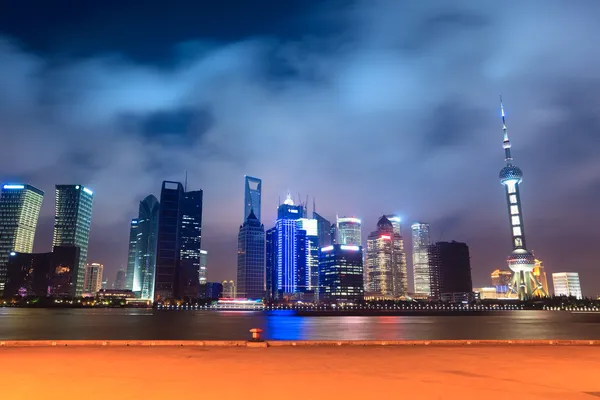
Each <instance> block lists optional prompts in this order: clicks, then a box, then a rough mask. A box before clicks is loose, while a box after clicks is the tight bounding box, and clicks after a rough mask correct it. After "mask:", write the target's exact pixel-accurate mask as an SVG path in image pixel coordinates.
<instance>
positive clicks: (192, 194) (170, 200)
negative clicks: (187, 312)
mask: <svg viewBox="0 0 600 400" xmlns="http://www.w3.org/2000/svg"><path fill="white" fill-rule="evenodd" d="M202 196H203V193H202V190H197V191H187V192H186V191H185V190H184V187H183V185H182V184H181V183H179V182H172V181H164V182H163V184H162V189H161V193H160V207H159V208H158V209H159V213H158V215H159V216H158V239H157V244H156V275H155V285H154V298H155V300H165V299H172V298H197V297H198V294H199V290H200V286H199V285H200V274H201V272H200V257H201V252H200V249H201V235H202Z"/></svg>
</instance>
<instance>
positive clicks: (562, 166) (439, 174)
mask: <svg viewBox="0 0 600 400" xmlns="http://www.w3.org/2000/svg"><path fill="white" fill-rule="evenodd" d="M328 4H338V3H335V2H334V3H328ZM339 4H342V3H339ZM343 4H344V7H343V8H339V7H334V6H329V7H325V6H322V5H321V6H316V7H315V8H314V10H313V12H312V14H310V13H309V14H306V13H303V14H302V16H298V18H297V19H295V18H294V16H293V15H291V14H290V15H286V17H285V18H283V19H278V21H279V22H277V23H274V24H273V25H269V26H270V28H269V29H268V30H265V29H258V28H257V29H248V30H246V31H244V30H238V33H237V36H236V35H234V36H235V39H232V38H231V37H230V38H229V39H224V36H222V35H221V36H220V37H218V38H215V37H210V34H209V33H206V32H204V33H200V34H197V35H196V36H194V35H191V34H189V33H188V34H184V33H185V32H184V33H182V32H183V31H182V32H179V33H178V34H177V35H175V37H174V38H172V39H171V43H170V44H169V48H168V51H165V49H164V47H165V43H164V42H163V43H157V46H158V47H161V48H162V50H161V51H160V52H159V53H160V54H161V55H163V56H164V55H165V54H168V55H169V56H168V57H167V56H164V57H166V58H165V59H161V60H160V61H159V62H154V61H156V60H154V61H150V58H151V57H150V53H151V52H149V51H148V49H149V48H151V46H150V44H151V41H148V42H146V43H139V46H141V47H143V48H144V49H146V50H143V49H142V50H140V52H139V54H133V53H134V52H133V50H132V48H133V47H135V43H133V42H128V43H126V44H127V46H123V47H119V46H118V44H117V43H115V44H114V48H115V50H114V51H111V47H110V46H107V45H102V46H100V47H99V48H98V50H97V51H88V52H87V53H86V54H85V55H84V56H82V54H81V52H78V51H75V52H73V53H69V52H65V51H64V49H63V50H60V51H56V52H52V51H50V50H48V49H49V48H50V49H51V48H52V46H50V45H49V44H46V45H45V46H41V45H40V46H37V47H36V46H33V48H35V49H38V50H37V51H32V50H30V48H32V47H31V46H28V45H26V44H21V43H18V42H17V41H16V40H18V39H19V38H14V37H13V38H10V37H5V39H3V40H1V41H0V87H1V88H2V90H0V132H1V133H2V153H1V155H0V171H2V175H1V176H0V178H1V179H11V180H13V179H15V178H20V179H24V180H27V181H28V182H30V183H32V184H34V185H37V186H39V187H40V188H41V189H43V190H45V192H46V194H47V196H46V200H45V203H44V209H43V217H42V220H41V223H42V225H44V226H43V227H42V229H40V234H39V235H38V239H37V247H38V249H39V250H44V249H45V248H47V247H48V246H49V243H50V241H51V239H50V237H49V235H48V232H50V231H51V229H50V228H49V227H48V226H46V225H47V224H51V221H52V219H51V215H52V213H53V196H52V193H53V185H54V184H55V183H65V182H70V181H73V182H79V183H83V184H87V185H90V186H91V187H93V188H94V190H95V193H96V199H95V204H94V216H93V222H92V225H93V227H92V236H91V245H90V259H91V260H94V261H101V262H104V263H105V264H107V266H108V269H109V270H112V271H114V270H115V269H116V268H117V267H118V266H120V265H123V264H124V263H125V260H126V255H127V254H126V251H127V235H128V219H129V218H131V217H133V216H134V214H135V210H136V209H137V202H138V201H139V200H141V199H143V198H144V197H145V196H146V195H147V194H148V193H154V194H156V195H158V190H159V188H160V182H161V181H162V180H165V179H169V180H176V179H178V180H183V178H184V173H185V171H186V170H187V171H188V173H189V184H188V186H189V187H190V188H193V189H196V188H202V189H204V190H205V216H204V221H205V225H204V228H203V243H204V244H205V247H206V248H207V250H208V251H209V254H210V257H209V258H210V268H211V272H210V278H211V279H224V278H232V277H233V276H234V265H235V254H236V253H235V246H236V235H237V229H238V227H239V223H240V222H241V218H242V204H243V200H242V196H243V175H244V174H249V175H252V176H258V177H261V178H263V182H264V183H263V190H264V194H263V201H264V204H263V215H264V223H265V225H266V226H267V227H270V226H271V225H272V223H273V219H274V216H275V208H276V206H277V198H278V196H280V195H285V192H286V191H287V189H288V188H289V189H291V190H292V192H293V193H296V192H300V193H302V195H303V196H304V195H306V194H309V195H310V196H311V197H312V196H315V197H316V198H317V203H318V204H319V210H320V211H322V212H323V214H324V215H326V216H329V217H331V218H333V217H334V216H335V214H336V213H338V214H340V215H344V214H352V215H358V216H360V217H362V218H363V220H364V224H365V227H364V234H365V236H366V234H367V233H368V232H369V231H371V230H372V228H373V227H374V226H375V223H376V220H377V217H378V216H380V215H381V214H383V213H388V212H397V213H399V214H400V215H402V216H403V217H404V218H405V220H406V221H407V223H406V224H405V226H406V227H408V223H409V222H412V221H414V220H422V221H427V222H429V223H431V224H432V231H434V232H437V233H436V235H434V237H433V238H434V239H438V236H437V235H439V234H440V231H442V230H443V235H442V238H443V239H445V240H451V239H455V240H464V241H466V242H468V243H469V245H470V247H471V255H472V262H473V274H474V282H475V284H476V285H484V284H487V283H488V282H489V279H488V277H489V272H490V271H491V270H492V269H494V268H499V267H503V266H504V263H505V261H504V259H505V257H506V255H507V254H508V252H509V248H510V241H509V228H508V224H507V216H506V212H507V211H506V210H505V204H504V201H505V200H504V193H503V189H502V186H501V185H500V184H499V181H498V178H497V175H498V171H499V170H500V168H501V167H502V165H503V159H502V147H501V141H502V132H501V125H500V121H499V110H498V95H499V94H500V93H502V94H503V95H504V98H505V106H506V109H507V115H508V125H509V132H510V134H511V139H512V141H513V144H514V147H513V149H514V156H515V162H516V163H517V164H518V165H519V166H520V167H522V169H523V170H524V173H525V180H524V183H523V190H522V198H523V201H524V211H525V222H526V225H525V226H526V231H527V235H528V243H529V244H530V245H531V247H532V248H533V249H534V250H535V251H536V255H537V256H538V257H540V258H541V259H543V260H544V261H545V263H546V265H547V269H548V271H549V272H552V271H561V270H576V271H579V272H580V273H581V275H582V280H583V284H584V292H585V293H587V294H596V293H597V292H598V291H600V289H598V287H599V286H600V273H598V272H597V261H596V260H597V258H598V252H597V250H596V249H595V246H594V243H595V242H594V241H597V239H598V237H600V228H599V227H600V220H599V218H600V216H599V214H598V213H597V198H598V181H599V179H600V172H599V171H600V164H599V162H598V157H597V156H596V154H595V153H596V149H597V147H598V146H594V145H595V144H597V132H598V128H599V116H598V113H597V111H595V110H598V109H600V98H599V97H598V95H597V93H598V90H597V89H598V88H599V87H600V86H599V80H600V74H599V72H598V71H600V55H599V53H598V52H597V49H596V47H597V46H596V43H597V42H598V39H599V38H600V28H598V27H597V21H596V16H597V15H599V12H600V3H597V2H595V1H579V2H577V3H576V4H569V5H568V6H567V5H565V4H564V3H563V2H559V1H528V2H518V1H508V2H504V3H503V5H502V9H501V10H499V9H498V8H499V6H498V5H497V4H491V3H488V2H482V1H462V2H454V3H452V4H450V3H448V2H446V1H441V0H440V1H433V2H426V4H425V3H423V4H421V3H417V2H401V1H396V0H389V1H385V0H382V1H357V2H344V3H343ZM503 10H504V12H503ZM506 10H510V13H508V12H506ZM542 11H543V12H542ZM272 18H275V17H274V16H272ZM275 19H277V18H275ZM284 20H285V21H291V22H290V26H292V25H293V29H286V28H285V27H283V26H282V25H285V24H284V23H282V22H281V21H284ZM308 21H310V23H309V22H308ZM142 25H143V24H142ZM140 26H141V25H140ZM333 27H334V28H333ZM81 29H82V32H85V29H84V28H81ZM131 29H135V24H134V25H132V27H131ZM140 29H141V28H140ZM162 29H167V28H166V27H163V28H162ZM302 29H305V30H306V32H303V31H302ZM278 31H281V32H283V33H282V34H281V35H279V34H278ZM250 32H252V33H250ZM98 34H100V33H98ZM138 34H139V35H141V36H143V33H142V32H138ZM70 35H79V30H78V31H73V32H71V33H70ZM95 35H96V34H95ZM95 35H92V38H91V39H90V38H87V39H86V36H85V35H84V34H81V37H79V38H78V41H79V42H81V43H85V42H86V40H89V41H91V40H93V37H94V36H95ZM225 36H226V35H225ZM58 37H64V34H63V36H60V35H59V36H58ZM132 37H133V36H132ZM54 40H58V39H56V38H55V39H54ZM111 43H112V42H111ZM91 47H92V46H91ZM39 49H44V51H41V50H39ZM128 49H129V51H128ZM142 53H143V54H142ZM42 233H43V235H42ZM405 235H406V236H409V232H408V229H405ZM406 245H407V248H409V247H410V240H408V238H407V243H406Z"/></svg>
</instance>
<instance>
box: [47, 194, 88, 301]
mask: <svg viewBox="0 0 600 400" xmlns="http://www.w3.org/2000/svg"><path fill="white" fill-rule="evenodd" d="M93 199H94V193H93V192H92V191H91V190H90V189H89V188H87V187H85V186H82V185H56V216H55V218H54V238H53V243H52V246H53V247H56V246H75V247H79V263H78V265H77V266H76V270H75V271H72V279H73V281H72V282H71V284H72V287H71V293H72V295H73V296H81V295H82V294H83V281H84V277H85V266H86V264H87V250H88V241H89V237H90V225H91V223H92V202H93Z"/></svg>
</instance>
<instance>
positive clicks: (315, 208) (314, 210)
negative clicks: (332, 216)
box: [313, 196, 317, 214]
mask: <svg viewBox="0 0 600 400" xmlns="http://www.w3.org/2000/svg"><path fill="white" fill-rule="evenodd" d="M316 212H317V206H316V200H315V196H313V214H314V213H316Z"/></svg>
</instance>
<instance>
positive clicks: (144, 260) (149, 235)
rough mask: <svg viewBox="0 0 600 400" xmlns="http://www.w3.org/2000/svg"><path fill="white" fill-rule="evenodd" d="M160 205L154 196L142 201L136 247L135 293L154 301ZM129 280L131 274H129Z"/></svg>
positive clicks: (144, 298) (141, 297)
mask: <svg viewBox="0 0 600 400" xmlns="http://www.w3.org/2000/svg"><path fill="white" fill-rule="evenodd" d="M159 213H160V204H159V202H158V200H157V198H156V197H155V196H154V195H148V196H146V198H145V199H144V200H142V201H140V206H139V211H138V218H137V228H136V235H137V237H136V247H135V258H136V261H135V270H134V274H133V288H132V290H133V292H134V293H135V294H136V296H139V298H140V299H143V300H153V299H154V275H155V272H156V244H157V239H158V218H159ZM130 243H131V242H130ZM127 278H128V279H129V273H128V274H127Z"/></svg>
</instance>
